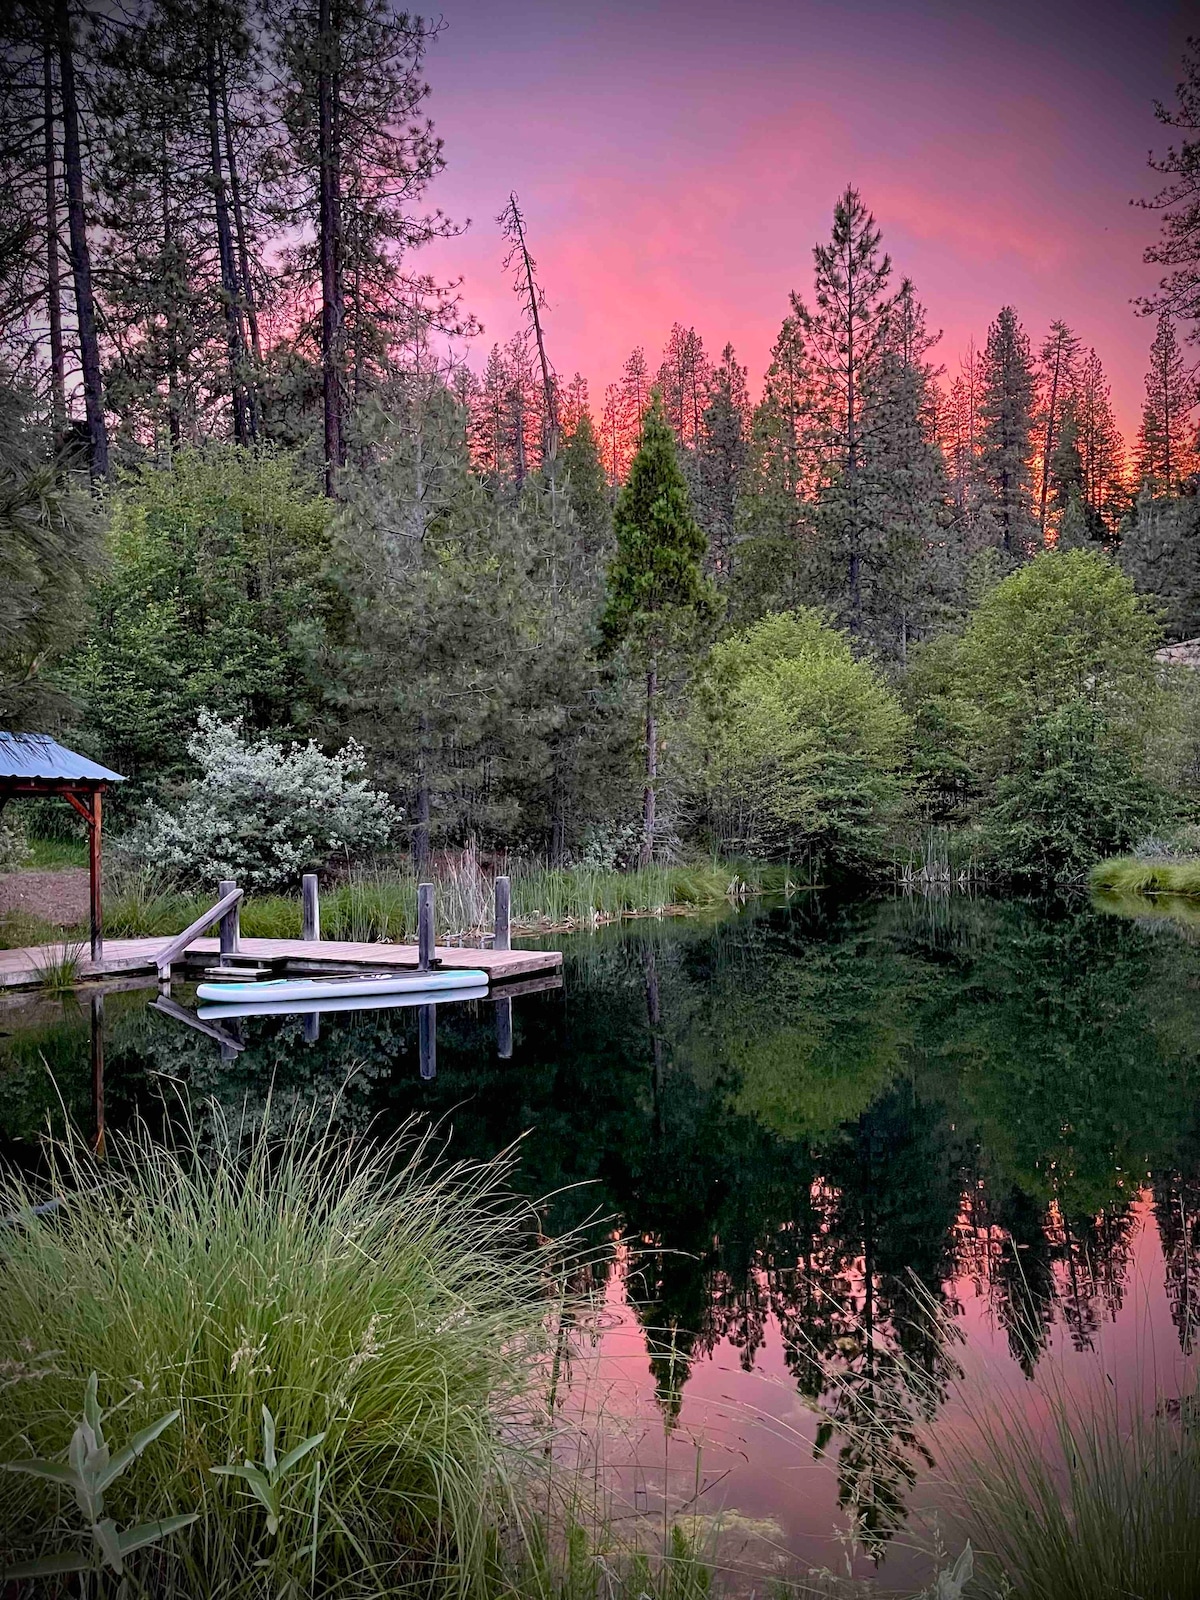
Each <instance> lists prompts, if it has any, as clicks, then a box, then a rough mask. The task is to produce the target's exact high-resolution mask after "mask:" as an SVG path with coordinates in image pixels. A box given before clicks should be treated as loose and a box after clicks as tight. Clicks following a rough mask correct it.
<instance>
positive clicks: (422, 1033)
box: [417, 1006, 437, 1083]
mask: <svg viewBox="0 0 1200 1600" xmlns="http://www.w3.org/2000/svg"><path fill="white" fill-rule="evenodd" d="M417 1019H418V1020H417V1028H418V1046H419V1053H420V1071H421V1078H422V1080H423V1081H424V1082H425V1083H429V1082H430V1081H431V1080H432V1079H434V1078H436V1077H437V1007H436V1006H418V1007H417Z"/></svg>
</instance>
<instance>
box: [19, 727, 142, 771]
mask: <svg viewBox="0 0 1200 1600" xmlns="http://www.w3.org/2000/svg"><path fill="white" fill-rule="evenodd" d="M5 778H20V779H22V780H25V781H28V780H29V779H31V778H32V779H34V780H36V779H39V778H46V779H50V780H52V781H55V780H56V781H57V782H59V783H70V782H72V781H78V782H81V783H124V782H125V779H124V778H123V777H122V776H121V774H120V773H119V772H110V771H109V770H108V768H107V767H102V766H100V765H99V764H98V763H97V762H95V761H89V760H88V759H87V757H86V756H80V755H76V754H75V752H74V750H68V749H67V747H66V745H62V744H59V743H58V742H57V740H55V739H52V738H51V737H50V735H49V734H47V733H0V783H2V782H3V781H4V779H5Z"/></svg>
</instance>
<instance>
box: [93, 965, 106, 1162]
mask: <svg viewBox="0 0 1200 1600" xmlns="http://www.w3.org/2000/svg"><path fill="white" fill-rule="evenodd" d="M92 1126H93V1127H94V1128H95V1130H96V1137H95V1142H94V1144H93V1145H92V1148H93V1150H94V1151H95V1152H96V1156H97V1159H99V1160H101V1161H103V1159H104V993H103V991H101V992H100V993H98V994H94V995H93V996H92Z"/></svg>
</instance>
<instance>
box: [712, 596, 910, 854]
mask: <svg viewBox="0 0 1200 1600" xmlns="http://www.w3.org/2000/svg"><path fill="white" fill-rule="evenodd" d="M699 700H700V709H699V711H698V712H697V714H696V715H695V716H694V718H693V720H692V724H691V727H690V730H689V732H690V743H691V745H692V748H693V750H694V752H695V756H694V762H695V768H696V771H697V778H698V781H699V782H700V783H701V785H702V787H703V790H704V793H705V795H706V797H707V801H708V804H709V807H710V809H711V814H712V818H713V822H714V825H715V827H716V829H717V832H718V834H719V836H720V837H722V838H723V839H724V840H725V841H726V842H727V843H729V844H730V845H732V846H733V847H735V848H737V849H745V850H749V851H752V852H755V853H763V852H766V853H776V854H785V855H790V856H792V857H799V856H801V855H811V856H814V857H816V858H818V859H820V860H824V861H828V862H829V863H831V864H834V865H838V866H844V867H862V866H867V865H870V864H871V863H873V862H875V861H876V860H878V858H879V856H880V854H881V852H882V850H883V848H884V844H885V839H886V833H887V829H888V827H889V825H890V824H891V823H892V822H894V821H895V819H896V817H897V816H898V815H899V813H900V810H901V807H902V805H903V801H904V793H905V785H904V781H903V777H902V772H901V769H902V766H903V762H904V756H905V751H906V747H907V743H908V738H909V724H908V719H907V717H906V716H905V714H904V711H903V709H902V708H901V706H900V705H899V703H898V702H897V700H896V697H895V696H894V695H893V694H892V693H891V691H890V690H889V689H888V688H887V687H886V686H885V685H884V683H883V682H882V681H881V679H880V678H879V676H878V675H877V674H876V673H875V672H874V670H873V669H872V668H871V667H870V666H869V665H868V664H867V663H865V662H862V661H859V660H856V659H855V657H854V655H853V653H852V652H851V649H850V645H849V643H848V641H847V639H846V637H845V636H844V635H843V634H841V633H839V632H837V631H836V630H835V629H833V628H831V627H829V626H828V624H827V623H826V622H825V621H824V620H823V619H822V617H821V615H820V614H819V613H818V612H815V611H810V610H803V611H792V612H784V613H781V614H779V615H775V616H769V617H766V618H764V619H763V621H762V622H759V623H756V624H755V625H754V626H753V627H751V628H748V629H746V631H745V632H743V633H740V634H737V635H735V636H734V637H733V638H731V639H727V640H725V641H723V642H722V643H721V644H719V645H717V646H716V648H715V649H714V650H713V652H712V659H711V663H710V667H709V670H708V673H707V675H706V678H705V681H704V685H703V687H702V691H701V694H700V697H699Z"/></svg>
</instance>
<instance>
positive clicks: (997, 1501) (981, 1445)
mask: <svg viewBox="0 0 1200 1600" xmlns="http://www.w3.org/2000/svg"><path fill="white" fill-rule="evenodd" d="M1198 1424H1200V1410H1198V1409H1197V1404H1196V1398H1195V1396H1193V1397H1191V1398H1189V1399H1185V1400H1184V1401H1183V1402H1182V1403H1174V1404H1170V1403H1167V1404H1161V1403H1160V1405H1159V1406H1158V1407H1157V1408H1155V1409H1154V1410H1153V1411H1152V1412H1151V1413H1150V1414H1147V1413H1146V1411H1144V1410H1141V1409H1137V1408H1129V1407H1125V1406H1123V1405H1122V1403H1121V1397H1120V1395H1119V1393H1118V1391H1117V1390H1116V1389H1115V1388H1114V1387H1113V1386H1112V1385H1110V1384H1108V1383H1106V1382H1103V1381H1099V1382H1097V1383H1096V1384H1095V1385H1094V1387H1093V1389H1092V1390H1091V1391H1090V1392H1089V1393H1088V1394H1087V1396H1086V1398H1084V1399H1079V1400H1072V1399H1070V1398H1068V1397H1066V1396H1064V1395H1061V1394H1055V1395H1052V1396H1051V1397H1050V1400H1049V1404H1048V1408H1047V1411H1046V1415H1045V1418H1044V1420H1043V1421H1042V1422H1040V1423H1039V1422H1038V1421H1037V1420H1036V1419H1035V1418H1031V1417H1030V1415H1029V1413H1027V1412H1026V1411H1025V1410H1023V1409H1021V1410H1017V1411H1015V1412H1013V1413H1011V1414H1009V1415H1007V1416H1006V1415H1004V1414H1001V1415H996V1414H995V1413H994V1412H989V1413H988V1414H987V1416H986V1417H984V1418H982V1419H980V1420H979V1422H978V1426H977V1430H976V1432H974V1433H973V1434H972V1436H971V1438H970V1440H969V1441H968V1442H964V1443H963V1444H961V1445H960V1448H959V1450H958V1452H957V1454H956V1455H954V1456H953V1457H952V1460H951V1466H950V1473H951V1477H952V1481H953V1482H954V1484H955V1487H956V1489H957V1490H958V1494H959V1498H960V1501H961V1504H962V1507H963V1513H962V1514H963V1517H964V1520H965V1522H966V1523H967V1525H968V1527H969V1528H970V1530H971V1534H972V1539H973V1540H974V1542H975V1543H976V1547H977V1548H978V1549H980V1550H981V1551H983V1552H984V1555H985V1560H984V1568H985V1576H984V1579H983V1581H982V1582H981V1585H980V1592H981V1593H987V1594H991V1595H995V1596H997V1597H999V1596H1012V1600H1130V1597H1131V1596H1137V1600H1184V1597H1185V1596H1192V1595H1195V1594H1197V1593H1200V1431H1198Z"/></svg>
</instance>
